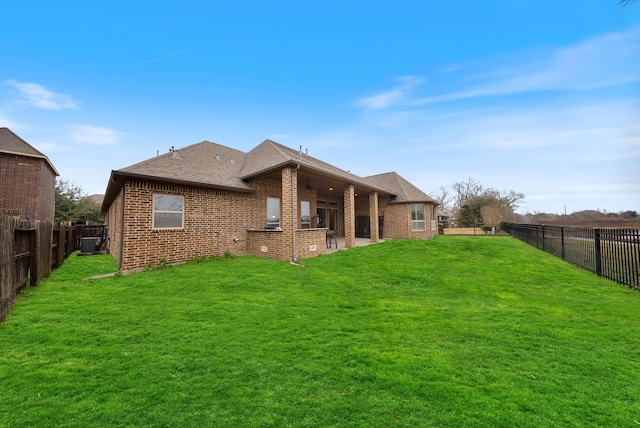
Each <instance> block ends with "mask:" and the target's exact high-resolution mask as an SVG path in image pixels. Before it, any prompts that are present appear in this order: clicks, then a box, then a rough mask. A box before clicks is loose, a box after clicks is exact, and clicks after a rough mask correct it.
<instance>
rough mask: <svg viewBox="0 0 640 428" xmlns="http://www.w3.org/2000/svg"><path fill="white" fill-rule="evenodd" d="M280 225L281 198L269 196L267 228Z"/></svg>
mask: <svg viewBox="0 0 640 428" xmlns="http://www.w3.org/2000/svg"><path fill="white" fill-rule="evenodd" d="M276 227H280V198H267V228H268V229H275V228H276Z"/></svg>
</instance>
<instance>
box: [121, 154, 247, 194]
mask: <svg viewBox="0 0 640 428" xmlns="http://www.w3.org/2000/svg"><path fill="white" fill-rule="evenodd" d="M246 156H247V155H246V153H243V152H241V151H239V150H236V149H232V148H229V147H225V146H222V145H220V144H216V143H211V142H209V141H202V142H200V143H197V144H193V145H191V146H187V147H184V148H182V149H180V150H175V151H170V152H169V153H165V154H163V155H160V156H157V157H155V158H151V159H147V160H146V161H143V162H140V163H137V164H135V165H131V166H129V167H126V168H123V169H119V170H117V171H114V172H115V173H116V175H126V176H139V177H146V178H156V179H162V180H168V181H173V182H183V183H191V184H198V185H203V186H213V187H218V188H226V189H233V190H239V191H249V192H251V191H254V189H253V188H252V187H251V186H250V185H249V184H247V183H246V182H244V181H242V179H241V178H240V169H241V168H242V164H243V163H244V159H245V157H246Z"/></svg>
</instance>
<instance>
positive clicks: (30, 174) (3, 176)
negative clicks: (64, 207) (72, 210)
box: [0, 128, 59, 222]
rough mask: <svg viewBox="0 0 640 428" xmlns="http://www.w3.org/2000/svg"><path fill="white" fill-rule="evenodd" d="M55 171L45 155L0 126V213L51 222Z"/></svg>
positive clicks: (53, 208)
mask: <svg viewBox="0 0 640 428" xmlns="http://www.w3.org/2000/svg"><path fill="white" fill-rule="evenodd" d="M58 175H59V174H58V171H56V169H55V167H54V166H53V164H52V163H51V161H50V160H49V158H47V157H46V156H45V155H43V154H42V153H40V152H39V151H38V150H36V149H34V148H33V147H32V146H31V145H29V143H27V142H26V141H24V140H23V139H22V138H20V137H18V136H17V135H16V134H14V133H13V132H11V130H9V129H8V128H0V213H3V214H8V215H10V216H13V217H17V218H20V219H23V220H30V221H32V222H35V221H36V220H39V221H53V216H54V212H55V197H56V177H57V176H58Z"/></svg>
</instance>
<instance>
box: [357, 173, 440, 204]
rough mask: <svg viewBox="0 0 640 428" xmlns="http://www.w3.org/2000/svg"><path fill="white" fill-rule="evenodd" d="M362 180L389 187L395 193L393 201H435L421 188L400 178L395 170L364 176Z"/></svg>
mask: <svg viewBox="0 0 640 428" xmlns="http://www.w3.org/2000/svg"><path fill="white" fill-rule="evenodd" d="M364 180H366V181H368V182H371V183H373V184H375V185H377V186H380V187H383V188H385V189H389V191H392V193H394V194H395V195H396V198H395V199H394V200H393V201H392V202H393V203H400V202H432V203H435V201H434V200H433V199H432V198H431V197H429V195H427V194H426V193H424V192H423V191H422V190H420V189H418V188H417V187H416V186H414V185H413V184H411V183H409V182H408V181H407V180H405V179H404V178H402V177H401V176H400V175H399V174H398V173H397V172H386V173H384V174H378V175H372V176H369V177H365V178H364Z"/></svg>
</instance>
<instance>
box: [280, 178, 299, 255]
mask: <svg viewBox="0 0 640 428" xmlns="http://www.w3.org/2000/svg"><path fill="white" fill-rule="evenodd" d="M291 183H293V192H292V186H291ZM297 187H298V171H295V170H294V169H293V168H289V167H287V168H283V169H282V206H281V210H282V212H281V213H280V218H281V219H282V220H281V224H280V227H282V244H283V245H284V246H285V247H286V248H288V250H287V252H285V253H286V254H289V258H290V259H293V252H292V251H293V242H292V239H293V231H292V226H293V224H294V221H295V219H296V218H297V215H298V209H297V207H296V205H297V204H296V203H295V201H296V198H295V197H294V195H295V194H296V192H297V191H298V190H297ZM292 208H293V209H292Z"/></svg>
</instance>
